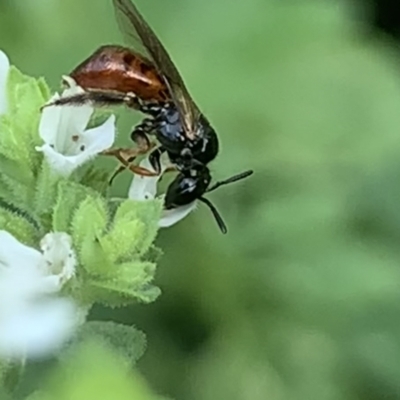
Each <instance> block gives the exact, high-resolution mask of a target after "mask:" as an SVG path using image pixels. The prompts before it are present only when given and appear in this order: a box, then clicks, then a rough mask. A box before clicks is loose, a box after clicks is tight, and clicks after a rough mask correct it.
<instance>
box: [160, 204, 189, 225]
mask: <svg viewBox="0 0 400 400" xmlns="http://www.w3.org/2000/svg"><path fill="white" fill-rule="evenodd" d="M196 206H197V201H193V202H192V203H189V204H186V205H184V206H180V207H177V208H173V209H172V210H164V211H163V212H162V214H161V218H160V220H159V221H158V226H159V227H160V228H167V227H169V226H171V225H174V224H176V223H177V222H179V221H180V220H182V219H183V218H185V217H186V216H187V215H189V214H190V213H191V212H192V211H193V210H194V209H195V208H196Z"/></svg>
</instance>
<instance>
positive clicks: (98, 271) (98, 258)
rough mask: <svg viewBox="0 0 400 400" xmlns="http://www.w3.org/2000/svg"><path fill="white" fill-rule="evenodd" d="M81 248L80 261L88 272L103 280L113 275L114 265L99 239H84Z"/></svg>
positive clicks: (88, 237)
mask: <svg viewBox="0 0 400 400" xmlns="http://www.w3.org/2000/svg"><path fill="white" fill-rule="evenodd" d="M80 247H81V250H80V260H81V263H82V265H83V267H84V268H85V271H86V272H88V273H89V274H90V275H92V276H98V277H100V278H102V279H104V278H105V277H110V276H111V275H112V273H113V271H114V264H113V263H112V262H111V260H110V258H109V255H108V254H107V252H106V251H105V250H104V248H103V247H102V246H101V245H100V242H99V240H98V239H94V238H93V237H90V236H89V235H88V236H86V237H84V238H83V240H82V241H81V243H80Z"/></svg>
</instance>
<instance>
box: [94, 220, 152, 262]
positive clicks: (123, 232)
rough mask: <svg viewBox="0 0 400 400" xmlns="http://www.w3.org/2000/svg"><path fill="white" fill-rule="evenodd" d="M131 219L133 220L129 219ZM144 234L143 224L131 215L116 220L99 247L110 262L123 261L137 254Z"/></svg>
mask: <svg viewBox="0 0 400 400" xmlns="http://www.w3.org/2000/svg"><path fill="white" fill-rule="evenodd" d="M131 218H133V219H131ZM145 234H146V231H145V227H144V224H143V222H141V221H139V220H138V219H136V218H135V216H134V215H132V214H127V215H125V218H120V219H116V220H115V221H114V224H113V227H112V229H111V231H110V232H109V233H107V234H106V235H104V236H103V237H102V238H101V239H100V242H101V245H102V247H103V248H104V250H105V252H106V253H107V254H108V256H109V258H110V260H111V261H112V262H117V261H119V262H120V261H123V260H126V259H129V257H133V256H134V255H135V253H138V249H139V245H140V244H141V242H142V239H143V236H144V235H145Z"/></svg>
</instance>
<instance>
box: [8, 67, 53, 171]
mask: <svg viewBox="0 0 400 400" xmlns="http://www.w3.org/2000/svg"><path fill="white" fill-rule="evenodd" d="M48 97H49V89H48V88H47V87H46V84H45V82H44V80H43V79H40V80H37V79H35V78H31V77H28V76H25V75H23V74H22V73H21V72H20V71H18V70H17V69H16V68H15V67H11V68H10V72H9V78H8V100H9V112H8V116H9V118H10V121H12V124H11V133H12V135H11V138H12V140H13V142H14V151H15V152H16V153H17V154H18V155H19V159H20V160H24V161H25V162H26V163H27V164H28V165H29V167H30V168H31V169H32V170H34V171H36V170H37V169H38V168H39V166H40V160H41V158H42V157H41V155H40V154H39V153H38V152H37V151H36V150H35V146H37V145H39V144H40V143H41V139H40V137H39V134H38V125H39V119H40V107H41V106H42V105H43V104H44V103H45V102H46V101H47V100H48ZM5 155H7V156H9V157H10V158H12V157H11V154H9V153H8V154H5Z"/></svg>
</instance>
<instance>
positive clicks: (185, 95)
mask: <svg viewBox="0 0 400 400" xmlns="http://www.w3.org/2000/svg"><path fill="white" fill-rule="evenodd" d="M113 3H114V8H115V13H116V17H117V21H118V24H119V26H120V29H121V30H122V32H123V33H124V34H125V35H126V37H127V38H128V40H130V41H133V42H136V44H137V42H139V43H140V44H142V45H143V47H144V48H145V49H146V51H147V54H148V55H149V56H150V58H151V60H152V61H153V63H154V65H155V66H156V68H157V69H158V71H159V73H160V74H161V75H162V76H163V77H164V79H165V82H166V84H167V86H168V88H169V90H170V93H171V97H172V100H173V101H174V103H175V105H176V107H177V109H178V111H179V114H180V117H181V121H182V125H183V127H184V129H185V132H186V134H187V136H188V137H189V138H191V139H193V138H194V137H195V135H196V130H197V126H198V122H199V117H200V111H199V109H198V108H197V106H196V104H195V103H194V101H193V100H192V98H191V96H190V94H189V92H188V91H187V89H186V86H185V84H184V82H183V80H182V78H181V76H180V74H179V72H178V70H177V68H176V67H175V65H174V63H173V62H172V60H171V58H170V56H169V54H168V53H167V51H166V50H165V48H164V46H163V45H162V43H161V42H160V40H159V39H158V38H157V36H156V34H155V33H154V31H153V30H152V29H151V28H150V26H149V25H148V24H147V22H146V21H145V20H144V18H143V17H142V15H141V14H140V13H139V11H138V9H137V8H136V6H135V5H134V4H133V3H132V2H131V0H113Z"/></svg>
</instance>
